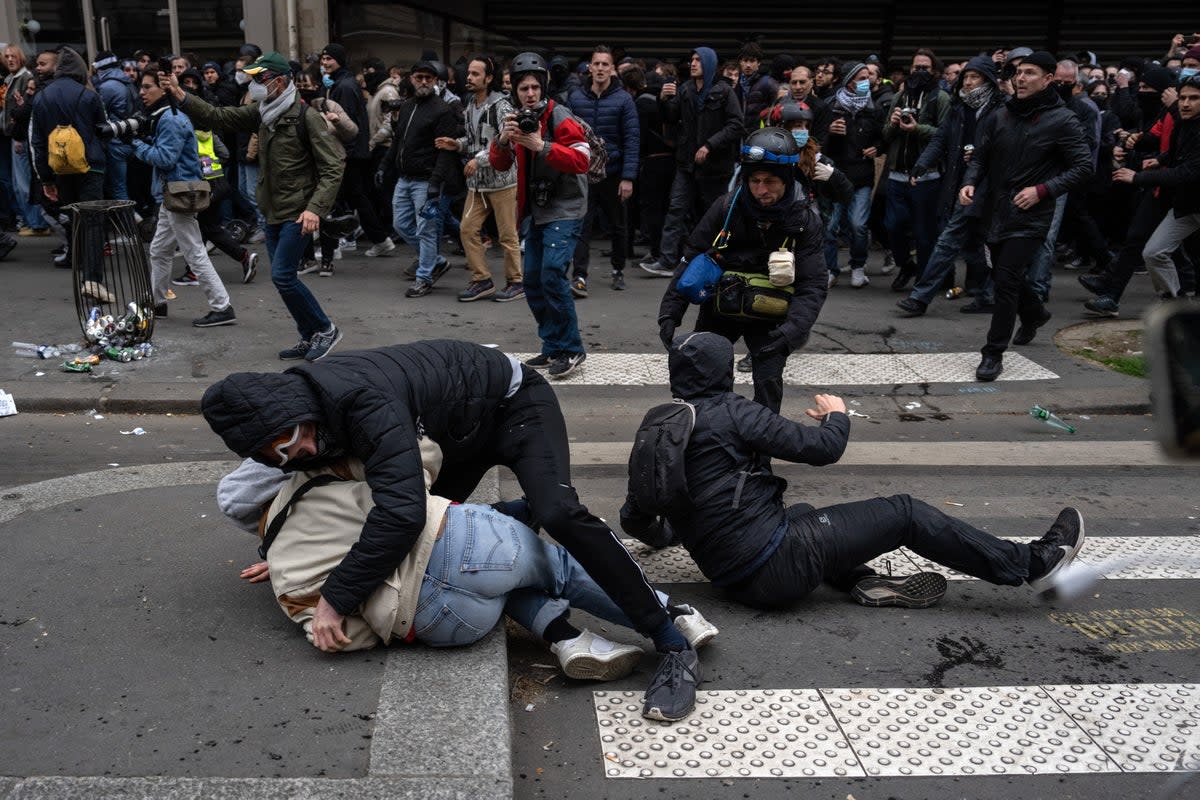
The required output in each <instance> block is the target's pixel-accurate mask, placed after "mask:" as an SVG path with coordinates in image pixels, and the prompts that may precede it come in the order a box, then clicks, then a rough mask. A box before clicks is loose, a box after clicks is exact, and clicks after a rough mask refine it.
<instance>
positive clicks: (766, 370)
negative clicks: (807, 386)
mask: <svg viewBox="0 0 1200 800" xmlns="http://www.w3.org/2000/svg"><path fill="white" fill-rule="evenodd" d="M778 327H779V323H777V322H742V321H740V320H736V319H730V318H729V317H724V316H721V315H720V314H718V313H717V312H715V311H713V309H712V303H704V304H703V305H701V306H700V313H699V315H698V316H697V318H696V330H698V331H710V332H712V333H716V334H718V335H720V336H724V337H725V338H726V339H728V340H729V341H731V342H736V341H737V340H738V339H740V338H742V337H745V338H746V347H748V348H749V349H750V365H751V372H750V374H751V376H752V377H753V378H754V402H756V403H758V404H759V405H761V406H766V407H767V408H769V409H771V410H772V411H774V412H775V413H776V414H778V413H779V408H780V406H782V405H783V368H784V367H785V366H787V357H788V351H787V350H786V349H784V350H778V351H776V352H774V353H772V354H771V355H769V356H763V355H760V353H759V350H760V349H761V348H762V347H763V346H764V345H766V344H767V342H769V341H770V340H771V334H772V333H773V332H774V331H775V329H776V328H778Z"/></svg>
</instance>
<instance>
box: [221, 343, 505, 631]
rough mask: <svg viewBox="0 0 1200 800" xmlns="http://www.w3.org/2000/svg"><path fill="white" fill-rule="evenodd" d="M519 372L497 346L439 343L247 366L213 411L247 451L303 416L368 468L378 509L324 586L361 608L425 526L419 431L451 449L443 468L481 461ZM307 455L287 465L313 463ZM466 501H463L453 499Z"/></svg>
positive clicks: (343, 608) (337, 600) (229, 438)
mask: <svg viewBox="0 0 1200 800" xmlns="http://www.w3.org/2000/svg"><path fill="white" fill-rule="evenodd" d="M512 377H513V368H512V362H510V361H509V359H508V357H507V356H505V355H504V354H503V353H502V352H500V351H499V350H495V349H492V348H487V347H483V346H481V345H477V344H471V343H469V342H459V341H452V340H446V339H443V340H432V341H425V342H417V343H414V344H406V345H393V346H391V347H380V348H376V349H374V350H359V351H352V352H348V353H341V354H339V355H331V356H328V357H326V358H323V359H321V361H320V362H317V363H314V364H305V365H303V366H299V367H294V368H292V369H289V370H288V371H287V372H284V373H282V374H279V373H261V372H239V373H234V374H233V375H230V376H229V377H227V378H225V379H223V380H221V381H218V382H217V383H215V384H213V385H212V386H211V387H209V389H208V391H206V392H205V393H204V399H203V401H202V403H201V408H202V411H203V412H204V417H205V419H207V420H208V424H209V425H210V426H211V427H212V429H213V431H215V432H216V433H217V434H218V435H219V436H220V437H221V438H222V439H223V440H224V441H225V444H226V445H227V446H228V447H229V449H230V450H233V451H234V452H235V453H237V454H238V455H239V456H242V457H254V458H257V457H258V456H259V452H258V451H259V450H261V449H262V448H263V447H264V446H266V445H267V444H269V443H270V442H271V440H272V439H274V438H275V437H276V436H278V435H279V434H280V433H282V432H283V431H285V430H287V429H288V428H290V427H292V426H294V425H296V424H297V423H299V422H304V421H313V422H316V424H317V426H318V430H319V431H320V434H321V436H324V437H328V439H329V440H331V441H332V442H334V443H335V444H336V445H337V446H338V447H339V448H340V451H341V452H344V453H345V454H348V455H353V456H356V457H358V458H359V459H360V460H361V461H362V462H363V464H364V465H365V467H366V472H367V483H368V485H370V487H371V494H372V498H373V499H374V501H375V508H374V509H372V511H371V513H370V514H368V515H367V520H366V523H365V524H364V525H363V529H362V534H361V535H360V536H359V540H358V542H357V543H356V544H355V545H354V547H353V548H351V550H350V552H349V554H347V555H346V557H345V558H344V559H343V560H342V563H341V564H339V565H338V567H337V568H336V569H334V571H333V572H332V573H331V574H330V576H329V579H328V580H327V581H326V582H325V585H324V587H323V588H322V589H321V594H322V595H323V596H324V597H325V599H326V600H327V601H328V602H329V604H330V605H332V606H333V608H334V609H335V610H336V611H337V612H338V613H340V614H349V613H351V612H353V611H354V610H355V609H356V608H357V607H358V606H359V604H360V603H362V601H363V600H364V599H366V597H367V595H369V594H370V593H371V591H372V590H374V589H375V587H376V586H378V585H379V583H380V582H381V581H383V580H384V578H386V577H387V575H388V574H390V573H391V571H392V570H394V569H395V568H396V566H397V565H399V564H400V562H401V561H403V560H404V557H405V556H406V555H408V552H409V550H410V549H412V546H413V545H414V544H415V542H416V540H417V537H418V536H419V535H420V533H421V530H422V529H423V528H424V527H425V484H424V479H423V477H422V473H421V455H420V452H419V449H418V445H417V435H418V430H420V431H423V432H424V434H425V435H426V436H428V437H429V438H431V439H433V440H434V441H435V442H437V443H438V444H439V445H440V446H441V448H442V454H443V471H444V472H447V473H449V472H451V471H453V469H454V465H456V464H457V465H462V464H464V463H472V462H473V461H475V460H477V459H475V456H476V455H477V454H478V453H480V452H481V450H482V449H483V447H484V445H485V443H486V442H487V440H488V439H489V438H490V435H491V433H492V432H493V428H494V425H495V424H496V423H495V420H496V419H497V417H498V413H497V412H498V409H499V406H500V404H501V403H502V402H503V400H504V395H505V394H506V393H507V391H508V388H509V385H510V382H511V380H512ZM311 464H312V461H311V460H309V459H305V460H303V461H300V462H297V463H296V464H295V465H292V464H288V465H287V466H286V467H285V470H288V469H293V468H294V469H306V468H307V467H308V466H310V465H311ZM451 499H453V500H463V499H465V498H451Z"/></svg>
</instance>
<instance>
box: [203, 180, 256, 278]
mask: <svg viewBox="0 0 1200 800" xmlns="http://www.w3.org/2000/svg"><path fill="white" fill-rule="evenodd" d="M208 186H209V188H210V189H211V190H212V199H211V200H209V201H208V208H206V209H204V210H203V211H201V212H200V213H199V214H197V215H196V222H198V223H200V235H201V236H203V237H204V238H205V239H206V240H207V241H210V242H212V243H213V244H214V245H215V246H216V247H217V249H218V250H220V251H221V252H222V253H224V254H225V255H227V256H229V257H230V258H232V259H233V260H234V261H236V262H238V263H239V264H240V263H242V259H244V258H245V257H246V248H244V247H242V246H241V245H240V244H238V243H237V240H235V239H234V238H233V237H232V236H230V235H229V231H227V230H225V226H224V225H223V224H221V205H222V204H223V203H224V202H225V199H226V198H227V197H229V192H230V191H231V188H230V186H229V179H228V178H226V177H225V176H224V175H222V176H221V177H219V178H213V179H212V180H211V181H209V182H208Z"/></svg>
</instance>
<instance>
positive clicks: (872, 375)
mask: <svg viewBox="0 0 1200 800" xmlns="http://www.w3.org/2000/svg"><path fill="white" fill-rule="evenodd" d="M512 355H513V356H515V357H516V358H518V359H520V360H521V361H524V360H526V359H529V358H533V356H534V355H536V354H535V353H513V354H512ZM977 366H979V353H978V352H974V353H798V354H796V355H795V356H792V357H791V358H789V359H788V363H787V366H786V367H784V370H783V382H784V383H786V384H789V385H794V386H859V385H875V384H884V385H893V384H898V383H975V382H976V379H975V368H976V367H977ZM1057 377H1058V375H1056V374H1055V373H1053V372H1051V371H1050V370H1048V369H1046V368H1045V367H1043V366H1041V365H1039V364H1037V363H1035V362H1033V361H1030V360H1029V359H1028V358H1026V357H1025V356H1023V355H1021V354H1020V353H1015V352H1013V351H1011V350H1010V351H1009V352H1007V353H1005V354H1004V372H1003V373H1002V374H1001V375H1000V377H999V378H998V380H1001V381H1047V380H1054V379H1056V378H1057ZM734 380H735V381H736V382H737V383H740V384H751V383H753V382H754V381H753V379H752V377H751V376H750V375H748V374H746V373H742V372H735V373H734ZM554 383H555V385H564V386H666V385H667V384H668V383H670V381H669V380H668V373H667V354H666V353H598V352H595V351H592V352H591V353H588V357H587V361H586V362H584V365H583V367H582V368H581V369H579V370H578V371H576V372H575V374H574V375H571V376H570V377H568V378H563V379H562V380H556V381H555V382H554Z"/></svg>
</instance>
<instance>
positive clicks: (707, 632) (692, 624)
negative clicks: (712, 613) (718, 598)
mask: <svg viewBox="0 0 1200 800" xmlns="http://www.w3.org/2000/svg"><path fill="white" fill-rule="evenodd" d="M679 608H682V609H685V611H686V612H687V613H684V614H680V615H679V616H678V617H676V618H675V627H677V628H679V632H680V633H682V634H683V636H684V638H685V639H687V640H688V644H690V645H691V646H692V649H693V650H699V649H700V648H701V647H704V645H706V644H708V643H709V642H711V641H712V640H713V639H715V638H716V637H717V634H718V633H720V632H721V631H720V630H718V629H717V626H716V625H713V624H712V623H711V622H709V621H708V620H706V619H705V618H704V615H703V614H701V613H700V612H699V611H697V610H696V609H694V608H692V607H691V606H685V605H680V606H679Z"/></svg>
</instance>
